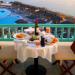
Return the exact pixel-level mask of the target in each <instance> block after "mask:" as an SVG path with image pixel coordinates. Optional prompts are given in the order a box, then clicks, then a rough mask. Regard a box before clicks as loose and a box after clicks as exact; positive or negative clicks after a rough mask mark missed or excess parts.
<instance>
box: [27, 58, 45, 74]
mask: <svg viewBox="0 0 75 75" xmlns="http://www.w3.org/2000/svg"><path fill="white" fill-rule="evenodd" d="M26 74H27V75H46V69H45V68H44V67H43V66H41V65H39V64H38V58H34V64H33V65H30V66H29V67H27V69H26Z"/></svg>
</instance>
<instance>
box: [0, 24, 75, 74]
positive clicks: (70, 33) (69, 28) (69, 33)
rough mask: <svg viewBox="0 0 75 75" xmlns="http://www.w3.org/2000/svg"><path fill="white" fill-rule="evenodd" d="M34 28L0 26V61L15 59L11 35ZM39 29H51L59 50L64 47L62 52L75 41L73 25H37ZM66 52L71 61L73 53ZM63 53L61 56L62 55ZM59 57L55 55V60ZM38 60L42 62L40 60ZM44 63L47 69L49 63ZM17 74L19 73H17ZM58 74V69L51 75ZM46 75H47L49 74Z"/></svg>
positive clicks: (18, 25)
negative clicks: (56, 39) (57, 40)
mask: <svg viewBox="0 0 75 75" xmlns="http://www.w3.org/2000/svg"><path fill="white" fill-rule="evenodd" d="M34 26H35V24H14V25H12V24H10V25H6V24H5V25H0V30H1V31H0V41H1V42H0V46H1V48H0V51H1V52H0V59H3V58H6V57H8V58H7V59H8V60H9V61H11V60H13V59H15V58H16V52H15V50H14V46H15V45H14V39H13V34H14V33H17V32H24V29H25V28H27V27H34ZM39 27H50V28H52V29H53V31H52V33H53V34H54V35H55V36H56V37H57V38H58V39H59V43H58V47H59V49H62V47H64V50H65V49H69V46H70V45H71V44H72V42H73V41H74V40H75V25H74V24H59V25H58V24H39ZM12 29H13V30H12ZM1 32H2V33H1ZM66 44H67V45H66ZM6 47H7V48H6ZM64 50H63V51H64ZM67 51H68V55H69V56H70V59H71V60H73V58H74V56H73V58H72V56H71V53H72V55H73V52H71V51H70V50H66V52H67ZM61 52H62V51H61ZM63 53H64V52H63ZM63 53H62V54H61V55H63ZM63 56H64V57H61V56H60V57H61V58H62V59H64V58H65V60H69V58H66V57H65V55H63ZM12 57H13V58H12ZM60 57H59V56H58V55H56V59H57V60H59V59H60ZM74 59H75V58H74ZM40 60H42V61H44V60H43V59H41V58H40ZM28 61H31V59H29V60H28ZM42 61H41V62H42ZM44 62H45V61H44ZM45 63H47V64H45ZM45 63H42V64H43V65H45V66H46V67H47V68H48V63H49V62H45ZM25 64H28V62H27V63H25ZM20 67H22V66H20ZM21 71H22V70H21ZM21 71H20V72H21ZM48 71H49V70H48ZM54 71H56V70H54ZM52 72H53V71H52ZM16 73H17V72H16ZM18 73H19V71H18ZM18 73H17V74H18ZM22 73H23V72H22ZM59 73H60V71H59V69H58V70H57V74H55V73H54V74H53V75H58V74H59ZM20 74H21V73H20ZM47 75H49V73H48V74H47Z"/></svg>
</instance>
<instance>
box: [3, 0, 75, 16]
mask: <svg viewBox="0 0 75 75" xmlns="http://www.w3.org/2000/svg"><path fill="white" fill-rule="evenodd" d="M4 1H15V0H4ZM17 1H20V2H22V3H25V4H30V5H34V6H40V7H45V8H47V9H49V10H52V11H57V12H61V13H64V14H67V15H71V16H75V0H17Z"/></svg>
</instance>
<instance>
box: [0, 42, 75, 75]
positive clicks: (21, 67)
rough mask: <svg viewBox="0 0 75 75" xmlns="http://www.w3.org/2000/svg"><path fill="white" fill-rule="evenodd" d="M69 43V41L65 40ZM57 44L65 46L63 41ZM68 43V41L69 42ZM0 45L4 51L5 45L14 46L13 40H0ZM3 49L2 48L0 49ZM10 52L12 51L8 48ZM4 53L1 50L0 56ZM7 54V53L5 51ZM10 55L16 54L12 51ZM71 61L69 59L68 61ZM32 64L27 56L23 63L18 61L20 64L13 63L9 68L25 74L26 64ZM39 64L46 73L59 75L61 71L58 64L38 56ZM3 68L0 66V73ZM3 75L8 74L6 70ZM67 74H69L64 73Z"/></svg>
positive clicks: (18, 74)
mask: <svg viewBox="0 0 75 75" xmlns="http://www.w3.org/2000/svg"><path fill="white" fill-rule="evenodd" d="M67 43H69V42H67ZM59 44H61V45H65V46H67V44H66V42H65V44H64V42H62V43H61V42H60V43H59ZM69 44H70V43H69ZM0 45H1V46H2V47H3V48H4V49H5V52H6V50H8V49H7V46H10V47H9V48H10V49H11V47H12V49H13V46H14V42H0ZM0 51H3V50H0ZM10 52H12V51H11V50H10ZM2 54H4V53H3V52H0V55H1V57H3V56H6V55H2ZM7 54H8V53H7ZM10 56H11V54H10V55H9V57H10ZM12 56H14V57H15V56H16V54H14V52H13V53H12ZM70 62H71V61H70ZM31 64H33V59H32V58H29V59H28V60H27V61H26V62H24V63H20V64H15V65H13V66H12V67H11V68H10V70H12V71H13V72H14V73H16V75H26V74H25V69H26V68H27V66H28V65H31ZM39 64H41V65H43V66H44V67H45V68H46V69H47V74H46V75H60V73H61V71H60V68H59V66H58V65H52V64H51V63H50V62H49V61H47V60H46V59H42V58H39ZM2 70H3V69H2V68H1V67H0V73H1V71H2ZM71 71H72V73H73V75H75V73H74V71H75V67H74V68H73V69H72V70H71ZM4 75H10V74H9V73H8V72H6V73H5V74H4ZM66 75H69V74H66Z"/></svg>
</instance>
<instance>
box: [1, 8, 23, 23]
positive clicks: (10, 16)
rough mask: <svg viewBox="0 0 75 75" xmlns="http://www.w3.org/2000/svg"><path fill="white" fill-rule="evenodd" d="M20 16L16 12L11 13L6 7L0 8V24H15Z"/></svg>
mask: <svg viewBox="0 0 75 75" xmlns="http://www.w3.org/2000/svg"><path fill="white" fill-rule="evenodd" d="M18 19H22V17H21V16H20V15H18V14H14V13H11V11H9V10H7V9H4V8H3V9H2V8H0V24H16V23H15V22H16V21H17V20H18Z"/></svg>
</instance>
